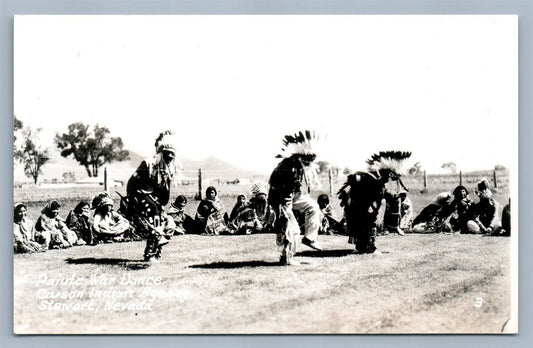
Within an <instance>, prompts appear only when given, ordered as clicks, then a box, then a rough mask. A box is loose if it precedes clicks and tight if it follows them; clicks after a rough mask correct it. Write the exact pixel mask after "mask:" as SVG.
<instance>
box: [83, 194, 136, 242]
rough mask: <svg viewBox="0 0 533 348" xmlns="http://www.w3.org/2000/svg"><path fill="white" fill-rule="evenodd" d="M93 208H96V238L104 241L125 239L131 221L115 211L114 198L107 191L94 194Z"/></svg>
mask: <svg viewBox="0 0 533 348" xmlns="http://www.w3.org/2000/svg"><path fill="white" fill-rule="evenodd" d="M91 209H94V218H93V231H94V235H95V238H96V239H97V240H99V241H103V242H112V241H123V240H124V237H125V236H124V234H125V233H126V232H127V231H128V230H129V229H130V223H129V222H128V220H126V218H124V217H123V216H122V215H120V214H119V213H117V212H116V211H114V209H113V200H112V199H111V197H109V194H108V193H107V192H101V193H99V194H97V195H96V196H94V198H93V200H92V203H91Z"/></svg>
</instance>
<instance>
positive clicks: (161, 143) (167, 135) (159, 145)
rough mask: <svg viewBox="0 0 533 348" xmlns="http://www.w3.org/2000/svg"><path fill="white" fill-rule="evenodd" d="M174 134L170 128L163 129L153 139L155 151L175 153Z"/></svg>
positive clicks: (175, 140) (175, 141)
mask: <svg viewBox="0 0 533 348" xmlns="http://www.w3.org/2000/svg"><path fill="white" fill-rule="evenodd" d="M176 143H177V139H176V135H175V134H174V132H173V131H171V130H166V131H163V132H161V133H160V134H159V136H158V137H157V139H155V152H156V153H159V152H161V151H170V152H173V153H174V154H175V153H176Z"/></svg>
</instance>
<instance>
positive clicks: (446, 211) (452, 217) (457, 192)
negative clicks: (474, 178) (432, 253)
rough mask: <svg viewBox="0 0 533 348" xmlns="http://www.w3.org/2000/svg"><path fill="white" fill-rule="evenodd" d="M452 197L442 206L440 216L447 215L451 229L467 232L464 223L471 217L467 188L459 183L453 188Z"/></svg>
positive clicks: (444, 216) (470, 202) (470, 203)
mask: <svg viewBox="0 0 533 348" xmlns="http://www.w3.org/2000/svg"><path fill="white" fill-rule="evenodd" d="M453 197H454V198H453V201H452V202H451V203H450V204H449V205H448V206H447V207H445V208H443V211H442V212H443V213H442V217H443V219H447V218H448V217H449V227H450V230H451V231H454V232H460V233H468V228H467V226H466V224H467V222H468V220H470V219H471V214H472V210H471V209H472V201H471V200H470V198H469V197H468V190H467V189H466V187H464V186H462V185H459V186H457V187H456V188H455V189H454V190H453Z"/></svg>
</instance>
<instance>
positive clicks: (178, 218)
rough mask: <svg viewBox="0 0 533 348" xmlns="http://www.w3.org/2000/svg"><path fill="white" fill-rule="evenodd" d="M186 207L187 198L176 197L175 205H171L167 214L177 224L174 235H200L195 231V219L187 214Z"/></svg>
mask: <svg viewBox="0 0 533 348" xmlns="http://www.w3.org/2000/svg"><path fill="white" fill-rule="evenodd" d="M186 205H187V198H186V197H185V196H183V195H179V196H178V197H176V200H175V201H174V203H172V204H171V205H170V209H168V213H167V214H168V215H169V216H170V217H172V219H173V220H174V223H175V224H176V227H175V229H174V235H180V234H195V233H198V232H197V231H196V229H195V222H194V219H193V218H192V217H190V216H189V215H187V214H185V206H186Z"/></svg>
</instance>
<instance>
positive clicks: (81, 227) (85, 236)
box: [66, 201, 94, 244]
mask: <svg viewBox="0 0 533 348" xmlns="http://www.w3.org/2000/svg"><path fill="white" fill-rule="evenodd" d="M90 214H91V209H90V206H89V203H87V202H85V201H81V202H79V203H78V204H77V205H76V207H75V208H74V209H73V210H71V211H70V213H69V214H68V215H67V220H66V222H67V226H68V228H70V229H71V230H72V231H74V232H75V233H76V235H77V236H78V239H82V240H83V241H85V243H87V244H94V237H93V231H92V228H91V222H90V221H89V216H90Z"/></svg>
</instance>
